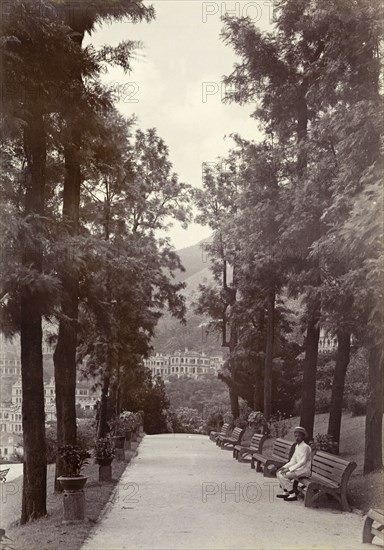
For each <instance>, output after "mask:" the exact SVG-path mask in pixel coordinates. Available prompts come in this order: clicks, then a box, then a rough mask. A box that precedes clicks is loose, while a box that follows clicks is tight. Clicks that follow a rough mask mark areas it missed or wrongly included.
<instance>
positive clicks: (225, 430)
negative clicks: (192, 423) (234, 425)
mask: <svg viewBox="0 0 384 550" xmlns="http://www.w3.org/2000/svg"><path fill="white" fill-rule="evenodd" d="M229 431H230V427H229V424H228V423H227V424H223V425H222V426H221V430H220V431H219V432H211V433H210V434H209V439H210V440H211V441H216V439H217V438H218V437H219V435H223V436H227V435H229Z"/></svg>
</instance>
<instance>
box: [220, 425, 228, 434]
mask: <svg viewBox="0 0 384 550" xmlns="http://www.w3.org/2000/svg"><path fill="white" fill-rule="evenodd" d="M229 431H230V427H229V423H226V424H223V425H222V426H221V430H220V435H225V436H226V435H228V432H229Z"/></svg>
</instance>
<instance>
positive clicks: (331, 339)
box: [319, 328, 337, 353]
mask: <svg viewBox="0 0 384 550" xmlns="http://www.w3.org/2000/svg"><path fill="white" fill-rule="evenodd" d="M336 349H337V338H336V336H335V335H333V334H331V333H330V332H327V331H326V330H325V329H324V328H321V329H320V337H319V353H327V352H330V351H336Z"/></svg>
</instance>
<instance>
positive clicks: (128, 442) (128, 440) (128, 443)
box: [124, 432, 133, 451]
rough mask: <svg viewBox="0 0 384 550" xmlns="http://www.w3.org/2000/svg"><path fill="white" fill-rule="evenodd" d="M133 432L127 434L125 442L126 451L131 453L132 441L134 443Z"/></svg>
mask: <svg viewBox="0 0 384 550" xmlns="http://www.w3.org/2000/svg"><path fill="white" fill-rule="evenodd" d="M132 435H133V434H132V432H127V433H126V434H125V440H124V449H125V450H126V451H130V450H131V441H133V439H132Z"/></svg>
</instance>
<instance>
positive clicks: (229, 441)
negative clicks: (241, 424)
mask: <svg viewBox="0 0 384 550" xmlns="http://www.w3.org/2000/svg"><path fill="white" fill-rule="evenodd" d="M244 432H245V430H242V429H241V428H235V429H234V430H233V432H232V435H231V436H230V437H223V436H219V437H218V438H217V440H218V445H219V446H220V447H221V448H222V449H225V448H227V449H228V448H230V447H235V445H239V444H240V443H241V438H242V437H243V435H244Z"/></svg>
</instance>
